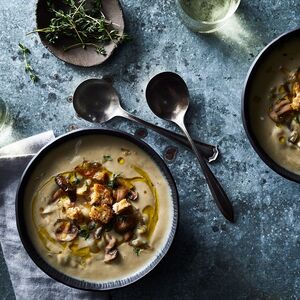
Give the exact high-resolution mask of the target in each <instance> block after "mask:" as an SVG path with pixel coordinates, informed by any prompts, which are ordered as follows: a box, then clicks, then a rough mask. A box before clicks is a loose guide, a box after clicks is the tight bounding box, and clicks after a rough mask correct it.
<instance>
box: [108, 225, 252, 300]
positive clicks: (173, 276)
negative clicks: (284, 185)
mask: <svg viewBox="0 0 300 300" xmlns="http://www.w3.org/2000/svg"><path fill="white" fill-rule="evenodd" d="M194 232H195V231H194ZM196 234H197V233H196ZM197 236H199V238H201V234H199V233H198V234H197ZM199 245H202V246H201V247H200V246H199ZM213 253H214V251H213V250H211V254H213ZM217 256H218V257H216V258H214V257H212V255H210V250H209V249H204V247H203V243H202V242H201V241H200V242H199V241H196V240H195V236H193V233H192V231H189V230H188V227H183V226H181V227H180V228H179V231H178V233H177V236H176V238H175V241H174V243H173V245H172V247H171V249H170V251H169V253H168V254H167V256H166V257H165V258H164V260H163V261H162V262H161V263H160V264H159V265H158V266H157V267H156V268H155V269H154V270H153V271H152V272H150V273H149V274H148V275H146V276H145V277H144V278H143V279H141V280H139V281H138V282H136V283H134V284H132V285H130V286H128V287H125V288H122V289H120V290H116V291H113V292H112V293H111V295H112V299H113V300H123V299H124V300H125V299H140V300H147V299H149V300H150V299H172V300H173V299H189V300H190V299H217V297H222V298H223V299H225V298H226V297H239V296H243V295H247V294H244V293H247V292H248V295H249V287H247V283H246V284H245V282H246V280H244V278H243V276H241V275H240V274H239V272H238V270H235V269H234V268H232V267H231V266H230V265H228V253H227V255H226V256H227V259H226V258H225V257H226V256H224V257H223V256H222V255H220V253H218V255H217ZM227 299H229V298H227Z"/></svg>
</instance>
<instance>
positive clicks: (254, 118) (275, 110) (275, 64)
mask: <svg viewBox="0 0 300 300" xmlns="http://www.w3.org/2000/svg"><path fill="white" fill-rule="evenodd" d="M299 47H300V41H299V39H298V40H297V39H295V40H292V41H288V42H282V43H281V44H280V45H279V47H278V48H277V49H276V51H274V52H273V53H272V55H270V56H269V57H268V58H267V59H265V61H264V63H263V65H261V66H260V69H259V71H258V72H257V73H256V76H255V80H254V82H253V83H252V86H253V88H252V90H251V93H250V101H251V106H250V115H251V126H252V128H253V130H254V132H255V135H256V137H257V139H258V141H259V143H260V145H261V146H262V147H263V149H264V150H265V152H266V153H267V154H268V155H269V156H270V157H271V158H272V159H273V160H274V161H275V162H276V163H277V164H279V165H280V166H282V167H284V168H285V169H287V170H289V171H291V172H293V173H296V174H300V139H299V138H300V125H299V120H300V119H299V114H300V71H299V68H300V55H299Z"/></svg>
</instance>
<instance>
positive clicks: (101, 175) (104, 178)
mask: <svg viewBox="0 0 300 300" xmlns="http://www.w3.org/2000/svg"><path fill="white" fill-rule="evenodd" d="M93 179H95V180H97V181H99V182H100V183H104V184H106V183H107V182H108V181H109V174H108V172H107V171H105V170H103V171H98V172H96V173H95V174H94V176H93Z"/></svg>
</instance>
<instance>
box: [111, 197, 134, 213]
mask: <svg viewBox="0 0 300 300" xmlns="http://www.w3.org/2000/svg"><path fill="white" fill-rule="evenodd" d="M130 208H131V203H130V202H128V201H127V200H126V199H125V198H124V199H122V200H121V201H119V202H116V203H115V204H114V205H113V210H114V212H115V213H116V214H117V215H119V214H122V213H124V212H126V211H128V210H129V209H130Z"/></svg>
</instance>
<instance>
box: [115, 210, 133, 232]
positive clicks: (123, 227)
mask: <svg viewBox="0 0 300 300" xmlns="http://www.w3.org/2000/svg"><path fill="white" fill-rule="evenodd" d="M137 223H138V221H137V218H136V216H135V215H134V214H131V215H122V216H117V217H116V221H115V223H114V229H115V231H116V232H118V233H125V232H128V231H131V230H133V229H134V228H135V227H136V226H137Z"/></svg>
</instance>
